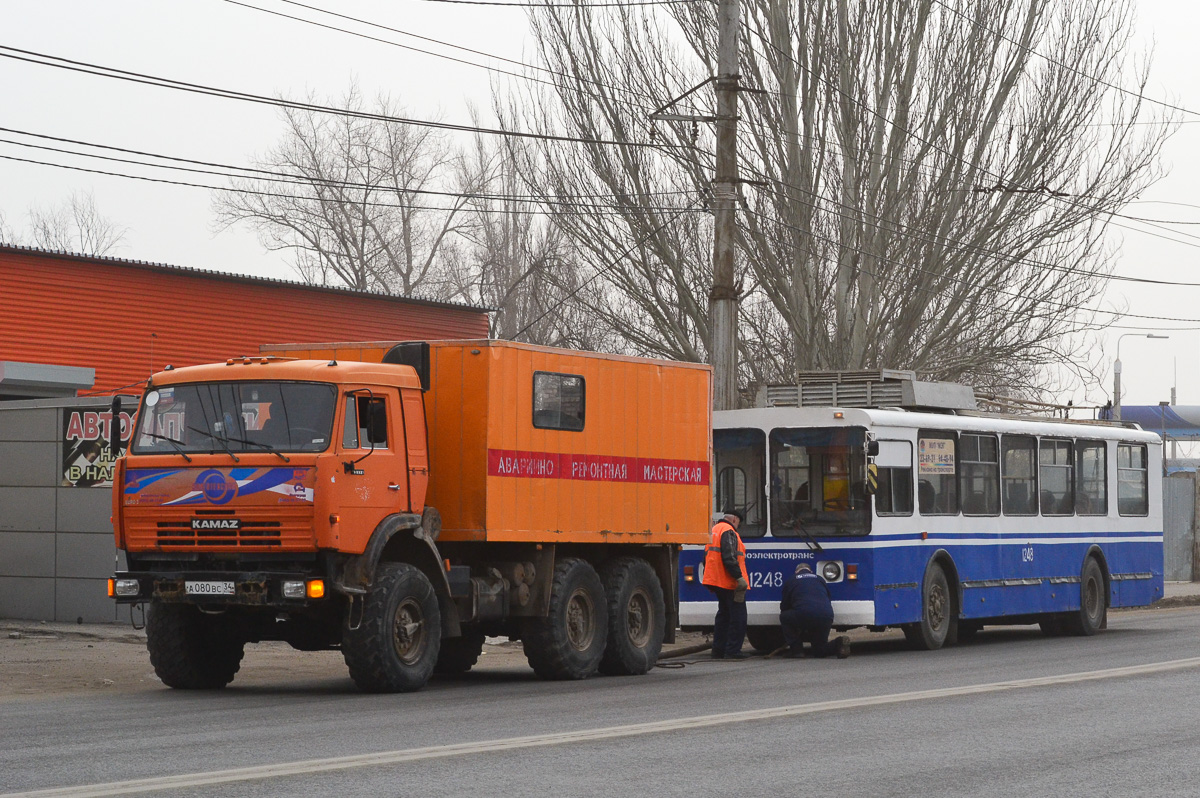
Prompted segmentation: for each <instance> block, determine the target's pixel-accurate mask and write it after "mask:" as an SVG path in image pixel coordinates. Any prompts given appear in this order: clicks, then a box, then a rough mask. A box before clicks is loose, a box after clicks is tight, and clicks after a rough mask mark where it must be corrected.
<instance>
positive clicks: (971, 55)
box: [509, 0, 1168, 391]
mask: <svg viewBox="0 0 1200 798" xmlns="http://www.w3.org/2000/svg"><path fill="white" fill-rule="evenodd" d="M714 13H715V8H714V6H713V5H712V4H709V3H682V4H673V5H670V6H668V7H667V8H666V10H665V11H664V10H647V9H646V7H636V8H630V7H625V8H620V9H617V10H608V9H605V10H598V9H582V8H579V9H577V8H570V9H561V8H558V7H546V8H541V9H538V10H536V11H535V12H533V14H532V24H533V30H534V34H535V37H536V40H537V44H538V48H539V51H540V54H541V57H542V61H543V63H544V65H545V66H546V67H548V68H549V69H550V70H553V71H554V72H557V73H560V74H561V75H564V76H567V77H561V78H559V79H558V85H557V86H556V87H555V90H554V91H551V92H545V91H535V90H530V91H528V92H527V96H526V97H525V98H524V99H525V103H524V107H525V108H526V109H527V110H526V111H525V112H524V113H523V114H521V113H519V112H515V111H514V112H513V113H511V114H510V116H509V121H510V123H512V124H516V123H517V122H518V120H519V121H520V122H522V123H523V124H525V125H526V126H530V125H534V124H537V123H542V124H545V125H549V126H557V127H561V128H563V129H569V130H571V131H573V132H575V133H583V134H586V135H594V136H595V137H597V138H618V139H619V138H622V137H624V138H626V139H629V140H633V139H641V140H645V138H646V137H647V135H648V130H647V128H648V127H649V123H648V122H647V116H648V110H649V109H653V108H655V107H659V106H661V105H664V104H667V103H669V102H670V101H671V100H672V99H673V98H676V97H679V95H681V94H683V93H684V92H686V91H687V90H688V89H690V88H692V87H693V86H695V85H697V84H698V83H700V82H701V81H702V80H704V79H705V78H707V77H708V76H709V75H711V74H713V72H714V65H715V60H716V58H715V54H716V39H715V30H716V25H715V20H714V19H713V16H714ZM743 16H744V20H745V22H744V41H745V42H746V45H745V46H744V47H743V62H742V69H741V74H742V83H743V85H744V86H747V87H750V88H753V89H756V90H757V92H758V93H755V94H750V93H744V94H743V102H742V108H743V123H742V125H741V140H742V166H741V169H742V174H743V177H744V178H746V179H748V180H749V181H752V185H750V186H748V187H747V188H746V191H745V192H744V203H745V204H744V208H745V212H744V213H742V214H740V217H741V219H740V222H741V227H740V241H739V250H740V256H741V257H740V269H741V274H742V275H743V281H744V282H743V295H742V296H743V301H742V310H741V318H740V333H739V334H740V343H739V346H740V349H741V352H742V363H743V375H742V376H743V380H744V381H747V382H750V381H760V380H770V379H781V378H782V379H787V378H788V377H789V376H790V375H792V374H794V373H795V371H796V370H797V369H814V368H821V369H831V368H838V369H846V368H877V367H892V368H913V369H916V370H918V371H919V372H921V373H922V374H924V375H927V376H931V377H936V378H942V379H954V380H963V381H971V382H974V383H976V384H977V385H980V386H981V387H985V388H988V389H992V390H1025V391H1029V390H1034V389H1036V388H1037V387H1038V386H1041V385H1044V384H1045V379H1046V369H1047V367H1049V366H1051V365H1058V364H1061V363H1065V362H1069V361H1070V360H1071V356H1072V354H1073V353H1074V351H1075V350H1073V349H1072V346H1073V343H1072V342H1073V341H1078V340H1079V334H1080V333H1083V332H1086V331H1087V330H1089V329H1095V328H1097V327H1102V326H1105V325H1107V324H1109V323H1111V322H1112V320H1113V317H1111V316H1107V315H1105V314H1096V313H1089V312H1086V311H1084V310H1083V308H1086V307H1089V306H1091V305H1092V304H1093V303H1094V302H1095V301H1096V300H1097V299H1098V298H1099V297H1100V296H1101V294H1102V292H1103V290H1104V287H1105V284H1106V279H1107V276H1108V274H1109V272H1110V270H1111V265H1112V254H1113V252H1112V250H1111V248H1110V247H1108V246H1107V245H1106V243H1105V241H1106V239H1105V231H1106V225H1107V222H1108V220H1109V218H1110V217H1111V215H1112V214H1113V213H1115V212H1117V211H1119V210H1120V208H1121V207H1122V206H1123V205H1124V203H1126V202H1127V201H1128V200H1130V199H1131V198H1133V197H1134V196H1135V195H1136V194H1137V193H1138V192H1140V191H1142V190H1143V189H1144V188H1145V187H1146V186H1147V185H1149V184H1150V183H1151V182H1152V181H1153V180H1154V179H1156V178H1157V176H1158V170H1157V156H1158V152H1159V149H1160V146H1161V144H1162V142H1163V140H1164V139H1165V136H1166V134H1167V132H1168V125H1167V120H1165V119H1164V118H1163V117H1162V116H1161V115H1159V116H1155V115H1154V114H1152V113H1150V112H1148V110H1147V108H1146V107H1144V104H1143V102H1142V101H1141V100H1140V97H1139V92H1140V90H1141V88H1142V87H1143V86H1144V85H1145V76H1146V74H1147V69H1146V65H1145V64H1144V63H1143V64H1135V63H1133V62H1132V57H1131V56H1130V55H1129V54H1128V51H1127V41H1128V38H1129V34H1130V30H1131V26H1132V12H1131V8H1130V4H1129V2H1127V0H1030V1H1029V2H1027V3H1016V2H1013V0H978V1H977V2H973V3H971V4H962V3H959V2H958V1H957V0H946V2H944V3H943V2H940V0H745V3H744V5H743ZM1039 53H1041V54H1044V55H1045V56H1048V57H1043V56H1039V55H1037V54H1039ZM1118 84H1129V85H1130V88H1131V89H1132V90H1133V91H1132V92H1121V91H1117V90H1113V89H1111V88H1110V87H1111V86H1113V85H1118ZM708 96H709V95H706V94H705V93H704V92H697V93H695V94H693V95H691V96H690V97H688V98H687V99H686V100H685V101H683V102H682V103H679V104H676V105H674V106H672V109H673V110H674V111H676V112H679V113H693V114H702V115H703V114H708V115H711V114H712V106H711V100H709V99H707V97H708ZM657 133H658V135H659V140H660V141H662V142H663V144H664V146H663V148H662V149H661V150H660V151H659V152H657V153H647V152H646V151H645V150H641V149H638V150H635V149H633V148H621V147H613V146H611V145H601V144H596V145H582V146H580V147H577V148H575V149H573V150H571V151H561V150H559V151H554V152H552V151H551V145H546V148H545V149H544V151H543V152H542V153H541V156H540V157H539V158H537V159H525V160H523V161H521V162H519V164H520V168H521V172H522V175H523V176H524V177H525V179H526V181H527V183H528V184H529V185H530V186H541V187H542V190H544V191H546V192H551V191H553V192H559V193H581V192H585V191H595V190H606V191H609V192H612V193H615V194H618V195H621V196H624V197H626V198H627V199H628V202H627V203H625V204H618V207H617V208H616V213H615V214H614V215H611V216H607V217H597V218H595V219H591V220H580V219H576V218H568V219H564V220H561V222H560V227H561V229H563V231H564V232H565V233H566V234H567V235H568V236H569V237H570V238H571V240H572V241H573V242H574V244H575V245H576V246H577V247H579V248H581V249H583V250H586V251H591V252H593V253H594V254H595V255H596V256H597V259H600V260H604V261H605V262H612V263H613V265H612V266H610V267H609V268H608V269H607V270H606V272H605V273H604V274H603V275H601V279H602V280H603V282H604V283H605V285H606V286H607V287H608V288H609V289H610V290H611V291H612V295H611V296H610V297H609V299H610V300H611V301H610V302H609V303H608V304H606V305H605V307H604V310H603V312H602V314H601V317H602V319H603V320H604V322H605V323H606V324H608V325H609V326H610V327H611V328H612V330H614V331H615V332H617V333H618V334H619V335H620V336H621V337H622V339H624V340H625V341H626V342H627V346H628V347H630V348H632V349H636V350H643V351H654V352H658V353H661V354H668V355H671V356H676V357H682V358H686V359H703V358H704V357H705V356H706V351H707V347H706V341H707V339H708V330H707V320H706V313H707V297H706V289H707V286H708V285H709V283H710V282H711V278H710V276H709V271H708V268H707V260H708V255H707V253H708V251H709V245H708V243H707V238H708V222H707V219H706V218H704V217H698V216H695V215H692V216H686V217H682V218H681V219H680V221H679V222H677V223H675V224H670V225H661V226H660V224H659V222H660V220H663V215H664V213H665V211H664V210H663V208H665V207H671V206H674V207H678V205H679V203H672V202H670V201H669V200H668V199H667V198H668V197H671V196H675V197H683V196H687V194H685V193H680V192H689V193H690V194H691V196H693V197H694V196H698V195H703V192H704V190H705V188H706V186H707V183H708V181H709V179H710V178H711V175H712V155H711V152H712V146H711V134H710V132H709V130H708V129H707V128H706V127H705V128H701V129H699V130H695V129H693V128H692V126H691V125H689V124H687V123H680V122H672V123H669V124H667V125H659V126H658V130H657ZM693 142H694V143H693ZM631 245H632V248H631V249H629V254H628V256H627V257H624V258H616V257H615V256H616V255H618V254H619V253H621V252H625V251H626V250H627V249H628V248H630V247H631Z"/></svg>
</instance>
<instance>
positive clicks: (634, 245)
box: [513, 203, 695, 340]
mask: <svg viewBox="0 0 1200 798" xmlns="http://www.w3.org/2000/svg"><path fill="white" fill-rule="evenodd" d="M694 208H695V203H692V204H691V205H689V206H688V207H686V208H684V209H683V211H682V212H680V213H678V214H676V215H675V216H672V217H671V218H669V219H667V220H666V221H665V222H663V223H662V224H660V225H658V226H657V227H655V228H654V229H653V230H651V231H650V232H648V233H646V234H645V235H643V236H641V237H640V238H638V240H637V241H634V242H633V243H632V244H630V245H629V246H628V247H626V248H625V249H623V250H621V252H620V254H618V255H617V256H616V257H613V258H610V259H609V262H608V263H607V264H606V265H604V266H602V267H600V268H599V269H597V270H596V273H595V274H593V275H592V276H591V277H589V278H588V279H586V280H584V281H583V282H582V283H580V284H579V285H577V286H576V287H575V288H574V289H572V290H571V291H569V292H568V293H567V294H566V296H564V297H562V298H561V299H560V300H559V304H560V305H561V304H562V303H563V302H564V301H566V300H568V299H570V298H571V297H573V296H575V295H576V294H578V293H579V292H580V291H582V290H583V289H584V287H586V286H587V285H589V284H590V283H593V282H595V281H596V280H597V279H598V278H599V277H600V276H601V275H602V274H607V273H608V272H610V271H611V270H612V269H613V267H614V266H616V265H617V264H618V263H620V262H621V260H622V259H623V258H624V257H625V256H626V255H628V254H629V253H630V252H633V251H634V250H635V249H637V248H638V247H640V246H641V245H642V244H644V243H646V242H647V241H649V240H650V239H651V238H653V237H654V236H656V235H658V234H659V233H661V232H662V231H663V230H666V229H667V227H669V226H670V225H672V224H674V223H675V222H676V221H677V220H678V219H679V217H680V216H683V215H684V213H687V212H688V211H691V210H693V209H694ZM550 313H551V311H550V310H547V311H546V312H545V313H542V314H541V315H540V316H538V317H537V318H536V319H534V320H533V321H531V322H529V323H528V324H526V325H525V326H524V327H522V328H521V329H520V330H518V331H517V333H516V335H514V336H513V339H514V340H515V339H517V338H520V337H521V336H522V335H524V334H525V333H526V332H527V331H528V330H529V328H530V327H532V326H533V325H535V324H537V323H538V322H539V321H541V320H542V319H544V318H546V316H548V315H550Z"/></svg>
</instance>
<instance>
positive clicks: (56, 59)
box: [0, 44, 677, 149]
mask: <svg viewBox="0 0 1200 798" xmlns="http://www.w3.org/2000/svg"><path fill="white" fill-rule="evenodd" d="M0 58H8V59H12V60H16V61H23V62H27V63H31V64H37V65H39V66H48V67H53V68H56V69H63V70H67V71H72V72H79V73H82V74H85V75H93V76H96V77H104V78H112V79H115V80H123V81H127V82H131V83H139V84H143V85H147V86H156V87H158V88H164V89H172V90H176V91H184V92H190V93H194V94H201V95H205V96H210V97H219V98H222V99H229V100H240V101H243V102H250V103H256V104H260V105H271V106H276V107H280V108H292V109H295V110H300V111H310V112H315V113H322V114H330V115H333V116H343V117H352V118H355V119H369V120H373V121H378V122H390V123H394V124H400V125H411V126H414V127H426V128H434V129H438V130H449V131H455V132H467V133H479V134H484V135H492V136H502V137H508V138H521V139H537V140H541V141H556V142H564V143H578V144H601V145H612V146H617V147H643V148H650V149H663V148H670V147H674V146H677V145H669V144H662V143H655V142H641V141H616V140H612V139H600V138H587V137H582V136H563V135H555V134H551V133H532V132H525V131H515V130H503V129H498V128H487V127H481V126H477V125H461V124H454V123H450V122H434V121H432V120H428V119H413V118H410V117H401V116H394V115H391V114H382V113H374V112H370V111H359V110H354V109H348V108H334V107H331V106H327V105H320V104H318V103H309V102H300V101H297V100H287V99H283V98H276V97H267V96H265V95H261V94H253V93H250V92H243V91H237V90H234V89H223V88H219V87H214V86H205V85H203V84H199V83H189V82H187V81H180V80H174V79H171V78H163V77H158V76H155V75H147V74H144V73H140V72H131V71H128V70H123V69H116V68H115V67H106V66H102V65H99V64H92V63H88V62H86V61H77V60H73V59H69V58H63V57H61V56H55V55H49V54H46V53H38V52H35V51H32V50H23V49H21V48H17V47H11V46H8V45H3V44H0ZM39 59H40V60H39Z"/></svg>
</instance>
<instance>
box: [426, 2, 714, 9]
mask: <svg viewBox="0 0 1200 798" xmlns="http://www.w3.org/2000/svg"><path fill="white" fill-rule="evenodd" d="M422 2H425V3H456V4H461V5H469V6H508V7H510V8H626V7H629V6H673V5H679V4H680V3H694V2H697V0H631V1H630V2H627V3H502V2H498V0H422Z"/></svg>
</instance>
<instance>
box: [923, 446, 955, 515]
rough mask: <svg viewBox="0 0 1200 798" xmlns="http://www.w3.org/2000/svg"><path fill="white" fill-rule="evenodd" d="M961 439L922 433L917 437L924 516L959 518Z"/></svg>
mask: <svg viewBox="0 0 1200 798" xmlns="http://www.w3.org/2000/svg"><path fill="white" fill-rule="evenodd" d="M956 443H957V440H956V438H955V435H954V433H953V432H941V431H938V432H934V431H930V430H921V431H920V432H919V433H918V438H917V505H918V507H920V509H921V515H958V476H957V468H956V460H957V447H956V446H955V444H956Z"/></svg>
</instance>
